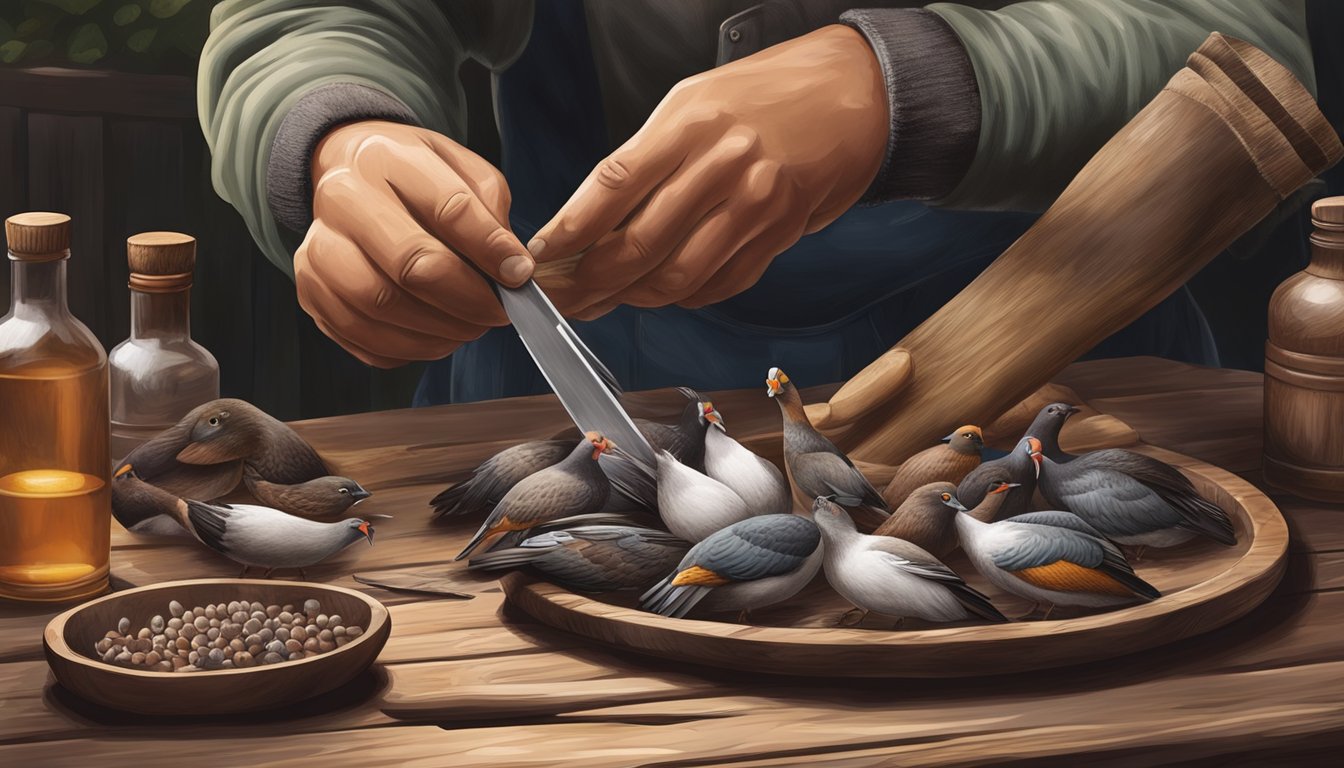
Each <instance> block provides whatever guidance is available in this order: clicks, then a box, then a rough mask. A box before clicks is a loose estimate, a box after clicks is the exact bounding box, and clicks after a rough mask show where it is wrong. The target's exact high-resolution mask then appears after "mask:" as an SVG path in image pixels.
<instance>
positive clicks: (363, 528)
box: [359, 522, 373, 547]
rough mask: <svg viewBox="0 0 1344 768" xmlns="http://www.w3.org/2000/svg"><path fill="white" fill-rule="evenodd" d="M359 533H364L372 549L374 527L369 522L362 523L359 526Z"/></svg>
mask: <svg viewBox="0 0 1344 768" xmlns="http://www.w3.org/2000/svg"><path fill="white" fill-rule="evenodd" d="M359 532H360V533H362V534H364V538H366V539H368V540H369V546H370V547H372V546H373V526H371V525H369V524H368V523H367V522H363V523H360V524H359Z"/></svg>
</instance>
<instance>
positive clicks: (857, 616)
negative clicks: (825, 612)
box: [835, 608, 868, 627]
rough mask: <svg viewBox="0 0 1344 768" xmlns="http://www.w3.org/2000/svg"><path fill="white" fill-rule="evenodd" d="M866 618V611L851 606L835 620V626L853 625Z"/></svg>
mask: <svg viewBox="0 0 1344 768" xmlns="http://www.w3.org/2000/svg"><path fill="white" fill-rule="evenodd" d="M866 618H868V612H867V611H865V610H863V609H862V608H851V609H849V610H848V611H845V614H844V615H843V616H841V617H840V619H839V620H838V621H836V623H835V625H836V626H837V627H853V626H857V625H858V624H860V623H862V622H863V620H864V619H866Z"/></svg>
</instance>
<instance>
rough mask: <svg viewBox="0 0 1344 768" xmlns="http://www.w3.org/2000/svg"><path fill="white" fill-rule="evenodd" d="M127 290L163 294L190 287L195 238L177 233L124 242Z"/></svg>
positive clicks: (140, 236)
mask: <svg viewBox="0 0 1344 768" xmlns="http://www.w3.org/2000/svg"><path fill="white" fill-rule="evenodd" d="M126 263H127V264H128V265H129V266H130V268H131V282H130V287H131V288H133V289H135V290H137V291H146V292H149V293H163V292H167V291H180V290H183V289H185V288H188V287H190V286H191V273H192V270H194V269H195V268H196V238H194V237H192V236H191V235H184V234H182V233H180V232H142V233H140V234H138V235H131V236H130V237H128V238H126Z"/></svg>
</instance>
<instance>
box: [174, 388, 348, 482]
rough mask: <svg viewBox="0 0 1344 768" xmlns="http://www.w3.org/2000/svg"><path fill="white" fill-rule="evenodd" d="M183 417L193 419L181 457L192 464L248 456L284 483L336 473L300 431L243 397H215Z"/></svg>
mask: <svg viewBox="0 0 1344 768" xmlns="http://www.w3.org/2000/svg"><path fill="white" fill-rule="evenodd" d="M183 421H187V422H189V423H190V424H191V432H190V439H191V442H190V443H189V444H188V445H187V446H186V447H185V448H183V449H182V450H181V451H179V452H178V454H177V458H178V460H180V461H184V462H186V463H188V464H220V463H223V462H226V461H235V460H238V459H246V460H247V463H248V464H250V465H252V468H253V469H255V470H256V472H257V474H258V475H261V476H262V477H263V478H265V479H267V480H269V481H270V482H273V483H281V484H283V485H293V484H295V483H303V482H307V481H309V480H315V479H317V478H319V477H322V476H324V475H329V474H331V472H330V471H328V470H327V466H326V464H324V463H322V458H321V457H319V456H318V455H317V451H314V450H313V447H312V446H310V445H308V443H307V442H305V441H304V439H303V438H301V437H299V435H298V433H296V432H295V431H294V430H292V429H290V428H289V426H287V425H286V424H285V423H284V422H282V421H280V420H278V419H276V418H275V417H273V416H271V415H269V414H267V413H266V412H264V411H262V410H261V409H260V408H257V407H256V406H255V405H252V404H251V403H248V402H245V401H243V400H236V399H233V398H223V399H220V400H212V401H210V402H208V403H206V404H204V405H201V406H197V407H196V408H195V409H193V410H192V411H191V413H188V414H187V415H186V416H185V417H184V419H183Z"/></svg>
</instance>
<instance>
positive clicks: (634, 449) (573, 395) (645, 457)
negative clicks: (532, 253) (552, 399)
mask: <svg viewBox="0 0 1344 768" xmlns="http://www.w3.org/2000/svg"><path fill="white" fill-rule="evenodd" d="M495 292H496V293H497V294H498V295H499V301H500V303H501V304H503V305H504V311H505V312H506V313H507V314H508V316H509V321H510V322H512V323H513V327H514V330H516V331H518V337H519V338H520V339H522V340H523V346H525V347H527V352H528V354H530V355H531V356H532V360H533V361H534V362H536V364H537V367H538V368H540V369H541V375H542V376H544V377H546V383H547V384H550V385H551V389H552V390H554V391H555V394H556V396H557V397H559V398H560V404H561V405H563V406H564V407H565V410H566V411H567V412H568V413H569V417H570V418H571V419H573V420H574V424H575V426H577V427H578V428H579V431H580V432H598V433H601V434H602V435H603V436H604V437H606V438H607V439H609V440H611V442H613V443H615V444H616V448H617V449H618V451H619V452H620V453H622V454H625V455H627V456H629V457H630V458H632V459H634V460H636V461H637V462H638V463H640V464H642V465H643V467H642V468H643V469H644V470H645V471H646V472H647V473H649V475H650V476H651V475H652V472H653V467H655V466H657V461H656V460H655V459H654V455H653V448H652V447H651V446H650V445H649V442H648V441H647V440H645V439H644V435H643V434H641V433H640V431H639V429H638V428H637V427H636V426H635V423H634V422H633V421H631V420H630V415H629V414H627V413H626V412H625V408H623V407H622V406H621V400H620V397H621V389H620V385H619V384H618V383H617V382H616V377H615V376H612V375H611V371H609V370H607V367H606V366H605V365H603V364H602V361H601V360H599V359H598V358H597V355H594V354H593V352H592V350H590V349H589V348H588V345H586V344H584V343H583V340H582V339H580V338H579V336H578V334H576V333H575V332H574V329H573V328H570V327H569V323H568V322H566V321H565V318H564V317H562V316H561V315H560V312H559V311H558V310H556V308H555V305H554V304H552V303H551V300H550V299H549V298H547V297H546V294H545V292H543V291H542V290H541V287H540V286H538V285H537V284H536V283H535V282H534V281H532V280H528V281H527V282H526V283H524V284H523V285H521V286H519V287H517V288H506V287H505V286H502V285H499V284H497V283H496V284H495ZM603 458H606V457H605V456H604V457H603ZM640 495H641V496H645V495H646V494H645V493H640Z"/></svg>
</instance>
